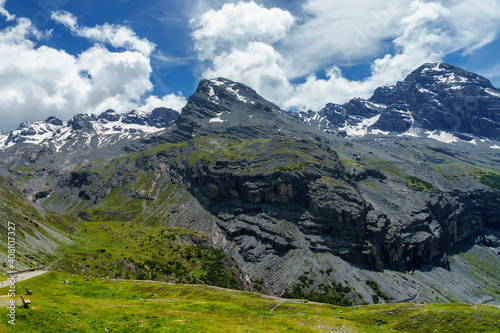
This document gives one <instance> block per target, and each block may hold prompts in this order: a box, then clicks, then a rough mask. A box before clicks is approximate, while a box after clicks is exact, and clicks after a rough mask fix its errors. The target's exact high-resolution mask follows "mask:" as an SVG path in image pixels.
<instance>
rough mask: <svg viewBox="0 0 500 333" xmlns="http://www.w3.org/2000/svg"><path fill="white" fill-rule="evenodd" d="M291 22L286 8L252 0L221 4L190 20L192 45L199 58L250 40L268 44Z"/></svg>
mask: <svg viewBox="0 0 500 333" xmlns="http://www.w3.org/2000/svg"><path fill="white" fill-rule="evenodd" d="M292 24H293V17H292V15H291V14H290V13H289V12H287V11H284V10H281V9H278V8H271V9H266V8H264V7H263V6H260V5H257V4H256V3H255V2H253V1H252V2H246V3H245V2H240V3H238V4H236V5H235V4H230V3H229V4H225V5H224V6H222V8H221V9H220V10H218V11H215V10H209V11H208V12H206V13H205V14H204V15H203V16H202V17H201V18H200V19H199V20H191V26H192V28H193V29H194V31H193V33H192V37H193V39H194V41H195V49H196V50H197V51H198V54H199V56H200V59H202V60H206V59H211V58H212V57H214V56H217V55H218V54H220V53H223V52H226V51H228V50H231V49H233V48H239V47H246V44H248V43H251V42H254V41H259V42H263V43H267V44H272V43H274V42H276V41H278V40H280V39H282V38H283V37H285V35H286V32H287V30H288V29H289V28H290V26H291V25H292Z"/></svg>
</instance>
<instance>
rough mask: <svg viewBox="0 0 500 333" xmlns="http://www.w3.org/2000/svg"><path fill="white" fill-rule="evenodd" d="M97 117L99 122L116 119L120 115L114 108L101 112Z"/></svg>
mask: <svg viewBox="0 0 500 333" xmlns="http://www.w3.org/2000/svg"><path fill="white" fill-rule="evenodd" d="M97 119H99V120H101V122H110V121H118V120H119V119H120V115H119V114H118V113H116V111H115V110H112V109H109V110H106V111H104V112H103V113H101V114H100V115H99V117H97Z"/></svg>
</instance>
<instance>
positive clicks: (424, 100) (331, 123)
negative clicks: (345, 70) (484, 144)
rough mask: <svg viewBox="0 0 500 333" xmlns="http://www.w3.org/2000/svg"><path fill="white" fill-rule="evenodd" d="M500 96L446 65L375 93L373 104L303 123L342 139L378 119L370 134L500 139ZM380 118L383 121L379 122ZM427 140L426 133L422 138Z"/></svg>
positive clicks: (332, 109)
mask: <svg viewBox="0 0 500 333" xmlns="http://www.w3.org/2000/svg"><path fill="white" fill-rule="evenodd" d="M499 110H500V90H498V89H496V88H494V87H493V86H492V85H491V83H490V81H488V80H487V79H486V78H484V77H482V76H479V75H477V74H473V73H470V72H467V71H465V70H463V69H460V68H457V67H454V66H451V65H447V64H443V63H437V64H425V65H423V66H421V67H420V68H418V69H416V70H415V71H414V72H412V73H411V74H410V75H408V76H407V77H406V78H405V80H404V81H402V82H398V83H397V84H396V85H394V86H389V87H381V88H378V89H376V90H375V93H374V94H373V96H372V97H371V98H370V99H368V100H362V99H353V100H351V101H350V102H349V103H347V104H344V105H336V104H328V105H327V106H326V107H325V108H324V109H322V110H321V111H319V112H318V116H316V118H314V120H313V118H312V117H311V116H312V115H311V114H307V113H302V114H301V115H300V116H299V117H300V118H301V119H303V121H306V122H308V123H310V124H311V125H314V126H319V128H321V129H323V130H325V131H328V132H335V133H337V132H339V133H340V134H342V133H343V131H344V129H345V128H346V126H353V127H356V126H359V125H360V124H361V121H363V120H366V119H373V121H372V122H371V124H370V125H369V126H368V129H372V130H381V131H386V132H392V133H404V132H406V131H408V130H409V129H410V128H413V129H414V130H416V131H419V130H420V131H422V132H426V131H429V132H433V131H443V132H447V133H452V134H454V135H456V136H457V137H463V139H464V140H466V139H468V140H471V139H472V138H471V136H473V137H480V138H489V139H499V138H500V111H499ZM378 115H379V118H378V119H375V118H373V117H376V116H378ZM422 134H423V133H422Z"/></svg>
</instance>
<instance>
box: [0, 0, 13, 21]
mask: <svg viewBox="0 0 500 333" xmlns="http://www.w3.org/2000/svg"><path fill="white" fill-rule="evenodd" d="M6 1H7V0H0V15H2V16H4V17H5V19H6V20H7V21H13V20H15V19H16V16H15V15H12V14H11V13H9V12H8V11H7V9H5V2H6Z"/></svg>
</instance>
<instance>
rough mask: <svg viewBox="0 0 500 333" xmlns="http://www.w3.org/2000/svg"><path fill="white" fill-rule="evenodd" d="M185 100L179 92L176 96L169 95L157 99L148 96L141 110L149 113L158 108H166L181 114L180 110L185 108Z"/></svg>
mask: <svg viewBox="0 0 500 333" xmlns="http://www.w3.org/2000/svg"><path fill="white" fill-rule="evenodd" d="M186 103H187V100H186V97H184V96H183V95H182V93H181V92H180V91H179V92H177V94H169V95H166V96H163V97H162V98H159V97H157V96H149V97H148V98H147V99H146V101H145V103H144V105H143V106H142V109H143V110H146V111H149V110H154V109H156V108H158V107H166V108H171V109H173V110H175V111H177V112H179V113H180V112H181V110H182V108H183V107H184V106H186Z"/></svg>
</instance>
